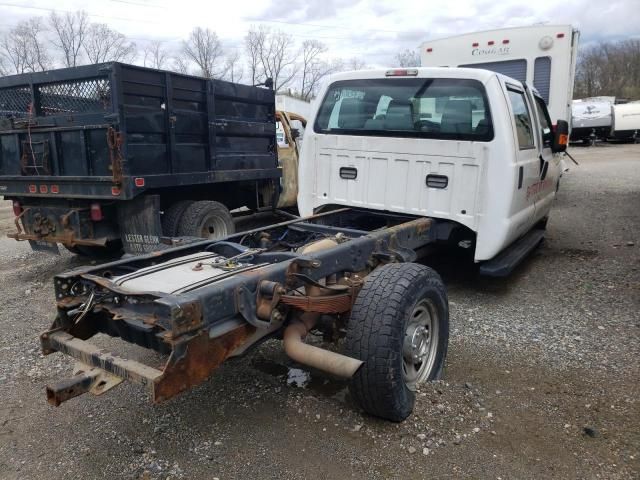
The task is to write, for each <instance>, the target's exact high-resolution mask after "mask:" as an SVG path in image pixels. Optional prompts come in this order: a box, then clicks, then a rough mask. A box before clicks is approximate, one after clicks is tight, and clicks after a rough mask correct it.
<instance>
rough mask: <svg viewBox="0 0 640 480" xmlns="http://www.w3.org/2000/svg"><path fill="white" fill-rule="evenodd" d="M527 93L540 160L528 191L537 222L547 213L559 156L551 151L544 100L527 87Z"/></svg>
mask: <svg viewBox="0 0 640 480" xmlns="http://www.w3.org/2000/svg"><path fill="white" fill-rule="evenodd" d="M528 93H529V95H528V97H529V101H530V102H531V103H532V104H533V105H534V108H533V110H534V111H535V117H536V119H537V122H536V125H537V128H536V130H537V132H536V140H537V143H538V158H539V161H540V175H539V181H538V183H536V184H534V186H533V187H530V192H529V193H530V196H531V197H533V199H534V202H535V214H534V216H535V218H534V222H537V221H538V220H540V219H542V218H544V217H545V216H547V215H548V214H549V210H550V209H551V203H552V200H553V199H554V197H555V193H556V190H557V185H558V181H559V179H560V172H561V166H560V156H559V155H554V154H553V152H552V151H551V145H552V143H553V131H552V129H551V118H550V116H549V111H548V110H547V106H546V104H545V101H544V100H543V99H542V97H541V96H540V95H538V93H537V92H535V91H533V90H530V89H529V91H528Z"/></svg>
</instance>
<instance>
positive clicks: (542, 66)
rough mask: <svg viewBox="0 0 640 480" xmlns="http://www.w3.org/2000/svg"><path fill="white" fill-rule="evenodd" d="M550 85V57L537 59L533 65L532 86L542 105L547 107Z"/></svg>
mask: <svg viewBox="0 0 640 480" xmlns="http://www.w3.org/2000/svg"><path fill="white" fill-rule="evenodd" d="M550 84H551V57H538V58H536V61H535V62H534V64H533V86H534V87H536V90H538V92H540V95H542V98H543V99H544V103H546V104H547V105H549V85H550Z"/></svg>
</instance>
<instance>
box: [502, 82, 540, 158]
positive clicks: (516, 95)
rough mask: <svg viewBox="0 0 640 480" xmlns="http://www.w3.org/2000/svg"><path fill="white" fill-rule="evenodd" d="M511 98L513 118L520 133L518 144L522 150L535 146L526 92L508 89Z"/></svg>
mask: <svg viewBox="0 0 640 480" xmlns="http://www.w3.org/2000/svg"><path fill="white" fill-rule="evenodd" d="M508 92H509V100H510V101H511V109H512V110H513V118H514V120H515V123H516V131H517V133H518V145H519V147H520V150H525V149H527V148H533V147H534V143H533V129H532V127H531V125H532V124H531V115H530V114H529V109H528V108H527V102H526V100H525V98H524V93H523V92H519V91H516V90H511V89H508Z"/></svg>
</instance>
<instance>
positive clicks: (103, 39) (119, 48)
mask: <svg viewBox="0 0 640 480" xmlns="http://www.w3.org/2000/svg"><path fill="white" fill-rule="evenodd" d="M83 47H84V51H85V53H86V54H87V57H89V62H90V63H103V62H126V61H133V59H134V58H135V56H136V44H135V43H133V42H130V41H129V40H128V39H127V37H125V36H124V35H123V34H122V33H120V32H117V31H116V30H112V29H111V28H109V26H108V25H106V24H104V23H93V24H91V26H90V27H89V30H88V32H87V37H86V41H85V42H84V45H83Z"/></svg>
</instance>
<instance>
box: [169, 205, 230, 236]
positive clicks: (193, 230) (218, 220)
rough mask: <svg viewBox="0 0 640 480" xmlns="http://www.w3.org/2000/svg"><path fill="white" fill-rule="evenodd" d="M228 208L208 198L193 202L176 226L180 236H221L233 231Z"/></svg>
mask: <svg viewBox="0 0 640 480" xmlns="http://www.w3.org/2000/svg"><path fill="white" fill-rule="evenodd" d="M235 231H236V226H235V223H234V222H233V217H232V216H231V212H229V209H228V208H227V207H225V206H224V205H223V204H221V203H219V202H214V201H210V200H205V201H199V202H194V203H193V204H191V205H190V206H189V207H188V208H187V209H186V210H185V211H184V213H183V214H182V218H181V219H180V223H179V226H178V235H179V236H181V237H202V238H210V239H216V238H222V237H226V236H227V235H231V234H233V233H235Z"/></svg>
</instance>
